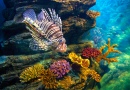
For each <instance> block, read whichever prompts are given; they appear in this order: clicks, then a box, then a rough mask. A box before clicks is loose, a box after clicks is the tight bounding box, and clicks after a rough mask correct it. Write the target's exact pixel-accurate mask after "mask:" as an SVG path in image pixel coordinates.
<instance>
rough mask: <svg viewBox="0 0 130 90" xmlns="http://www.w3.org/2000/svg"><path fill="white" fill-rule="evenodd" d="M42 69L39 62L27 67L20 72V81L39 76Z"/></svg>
mask: <svg viewBox="0 0 130 90" xmlns="http://www.w3.org/2000/svg"><path fill="white" fill-rule="evenodd" d="M43 70H44V67H43V65H41V64H39V63H38V64H35V65H34V66H31V67H28V68H26V69H25V70H24V71H23V72H22V73H21V74H20V81H21V82H28V81H30V80H32V79H36V78H40V75H41V72H42V71H43Z"/></svg>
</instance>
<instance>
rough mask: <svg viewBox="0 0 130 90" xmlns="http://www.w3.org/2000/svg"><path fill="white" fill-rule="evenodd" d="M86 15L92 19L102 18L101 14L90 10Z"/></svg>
mask: <svg viewBox="0 0 130 90" xmlns="http://www.w3.org/2000/svg"><path fill="white" fill-rule="evenodd" d="M86 14H87V15H88V16H89V17H91V18H96V17H97V16H100V12H97V11H94V10H89V11H87V13H86Z"/></svg>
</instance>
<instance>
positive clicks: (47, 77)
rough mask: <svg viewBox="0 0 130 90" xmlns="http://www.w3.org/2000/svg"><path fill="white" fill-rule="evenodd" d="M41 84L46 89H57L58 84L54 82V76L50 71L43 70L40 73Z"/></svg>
mask: <svg viewBox="0 0 130 90" xmlns="http://www.w3.org/2000/svg"><path fill="white" fill-rule="evenodd" d="M42 83H43V85H44V86H45V88H46V89H53V90H54V89H57V87H58V82H57V81H56V75H55V74H54V73H53V72H52V71H51V70H50V69H47V70H44V71H43V72H42Z"/></svg>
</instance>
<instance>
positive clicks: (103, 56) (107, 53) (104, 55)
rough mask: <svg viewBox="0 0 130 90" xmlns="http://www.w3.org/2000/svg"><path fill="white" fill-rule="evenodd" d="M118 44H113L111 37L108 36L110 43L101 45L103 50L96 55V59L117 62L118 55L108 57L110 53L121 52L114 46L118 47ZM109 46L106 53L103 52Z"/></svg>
mask: <svg viewBox="0 0 130 90" xmlns="http://www.w3.org/2000/svg"><path fill="white" fill-rule="evenodd" d="M117 46H118V45H117V44H113V45H111V44H110V38H108V44H106V45H103V46H101V47H100V49H99V51H100V52H101V54H100V55H98V56H97V57H96V59H95V60H96V61H97V62H98V63H99V62H100V61H101V60H106V61H107V62H108V63H110V62H117V59H116V57H113V58H107V56H108V55H109V54H110V53H121V52H120V51H119V50H115V49H114V48H115V47H117ZM106 47H108V49H107V51H106V52H105V53H103V51H104V49H105V48H106Z"/></svg>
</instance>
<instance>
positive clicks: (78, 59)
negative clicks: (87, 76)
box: [69, 52, 90, 68]
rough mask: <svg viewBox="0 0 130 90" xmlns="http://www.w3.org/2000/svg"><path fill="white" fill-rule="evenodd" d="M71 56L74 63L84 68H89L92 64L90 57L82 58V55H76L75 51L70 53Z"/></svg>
mask: <svg viewBox="0 0 130 90" xmlns="http://www.w3.org/2000/svg"><path fill="white" fill-rule="evenodd" d="M69 58H70V59H71V61H72V62H73V63H77V64H79V65H81V67H83V68H88V67H89V65H90V61H89V59H82V58H81V56H78V55H76V54H75V53H74V52H71V53H69Z"/></svg>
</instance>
